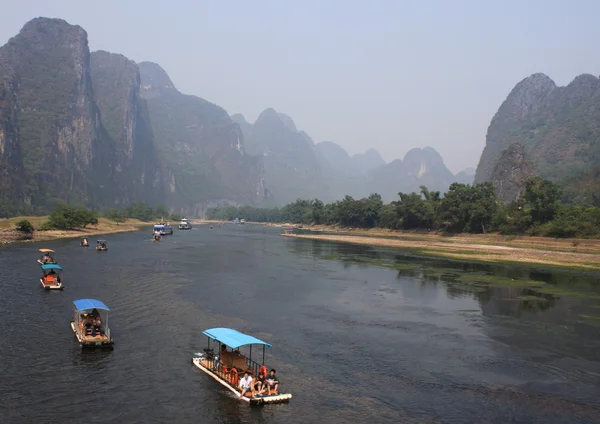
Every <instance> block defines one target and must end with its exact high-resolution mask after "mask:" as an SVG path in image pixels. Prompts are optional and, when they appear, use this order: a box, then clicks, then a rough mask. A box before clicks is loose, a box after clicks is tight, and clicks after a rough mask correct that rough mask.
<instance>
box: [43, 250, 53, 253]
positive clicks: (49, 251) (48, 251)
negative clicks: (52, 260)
mask: <svg viewBox="0 0 600 424" xmlns="http://www.w3.org/2000/svg"><path fill="white" fill-rule="evenodd" d="M40 252H42V253H54V250H52V249H40Z"/></svg>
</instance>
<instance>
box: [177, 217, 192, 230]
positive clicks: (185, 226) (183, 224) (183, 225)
mask: <svg viewBox="0 0 600 424" xmlns="http://www.w3.org/2000/svg"><path fill="white" fill-rule="evenodd" d="M178 228H179V229H180V230H191V229H192V224H190V220H189V219H186V218H183V219H182V220H181V221H180V222H179V227H178Z"/></svg>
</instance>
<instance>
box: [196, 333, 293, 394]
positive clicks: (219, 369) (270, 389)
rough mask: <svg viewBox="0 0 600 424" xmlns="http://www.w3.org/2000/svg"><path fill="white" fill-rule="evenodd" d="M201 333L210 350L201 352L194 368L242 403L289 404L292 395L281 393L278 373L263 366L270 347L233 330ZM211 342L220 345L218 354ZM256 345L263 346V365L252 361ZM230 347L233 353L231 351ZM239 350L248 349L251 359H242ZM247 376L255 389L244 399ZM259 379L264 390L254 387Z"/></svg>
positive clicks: (245, 357)
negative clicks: (257, 377) (243, 381)
mask: <svg viewBox="0 0 600 424" xmlns="http://www.w3.org/2000/svg"><path fill="white" fill-rule="evenodd" d="M202 333H203V334H204V335H205V336H207V337H208V347H207V348H206V349H204V352H198V353H196V354H195V357H194V358H192V363H193V364H194V366H196V367H197V368H199V369H201V370H202V371H204V372H205V373H206V374H208V375H210V376H211V377H212V378H214V379H215V380H216V381H217V382H218V383H220V384H221V385H222V386H224V387H225V388H227V389H228V390H230V391H231V392H233V393H235V394H236V395H237V396H238V397H239V399H240V400H243V401H245V402H248V403H250V404H251V405H261V404H266V403H282V402H289V400H290V399H291V398H292V395H291V394H290V393H283V394H282V393H279V380H278V379H277V377H275V372H267V367H266V366H265V365H264V362H265V348H267V347H269V348H270V347H271V345H270V344H269V343H267V342H265V341H262V340H259V339H257V338H256V337H253V336H250V335H248V334H244V333H240V332H239V331H237V330H234V329H233V328H210V329H208V330H205V331H203V332H202ZM211 340H213V341H215V342H217V344H218V350H217V354H215V352H214V349H212V348H211V347H210V342H211ZM256 345H258V346H262V362H261V363H258V362H255V361H253V360H252V346H256ZM227 347H229V348H230V349H231V350H230V351H228V350H227ZM240 347H248V348H249V349H248V350H249V355H248V356H245V355H242V354H241V353H240V351H239V348H240ZM272 371H274V370H272ZM246 373H248V374H249V376H250V377H252V379H253V380H252V386H253V387H252V390H251V391H247V392H245V395H244V396H242V390H241V389H240V382H241V378H242V377H243V376H244V375H245V374H246ZM261 375H262V376H261ZM256 376H261V377H262V380H261V381H262V382H263V385H262V388H261V389H256V388H255V387H254V385H255V380H254V379H255V377H256Z"/></svg>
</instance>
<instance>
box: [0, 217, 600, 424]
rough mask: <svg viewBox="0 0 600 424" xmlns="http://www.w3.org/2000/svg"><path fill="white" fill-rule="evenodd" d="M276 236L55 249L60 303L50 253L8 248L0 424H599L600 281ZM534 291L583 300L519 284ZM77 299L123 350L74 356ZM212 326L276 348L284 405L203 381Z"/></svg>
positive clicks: (0, 309) (1, 305) (197, 235)
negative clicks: (197, 360) (60, 271)
mask: <svg viewBox="0 0 600 424" xmlns="http://www.w3.org/2000/svg"><path fill="white" fill-rule="evenodd" d="M279 233H280V230H279V229H269V228H263V227H258V226H252V225H246V226H234V225H226V226H224V227H223V228H216V229H214V230H213V231H210V230H209V229H208V227H207V226H195V227H194V228H193V229H192V230H190V231H183V232H177V231H176V232H175V234H174V235H173V236H167V237H165V238H164V239H163V241H162V242H161V243H152V242H151V241H150V240H149V239H148V237H147V234H145V233H143V232H140V233H133V234H120V235H113V236H110V240H109V243H110V245H111V250H110V251H109V252H107V253H105V254H97V253H96V252H95V251H90V250H89V249H81V248H79V246H78V245H77V241H74V240H62V241H55V242H50V243H48V242H47V243H45V246H44V247H49V248H52V249H54V250H56V251H57V255H58V257H59V261H60V263H61V265H62V266H63V267H64V268H65V291H64V292H63V293H46V292H43V291H42V290H41V289H40V287H39V283H38V282H37V278H38V271H39V269H38V268H37V266H36V265H35V259H36V258H37V253H36V252H37V250H36V249H37V248H38V247H40V246H38V245H36V244H19V245H11V246H5V247H3V248H1V249H0V265H2V269H3V270H4V274H5V275H4V278H3V279H2V280H1V282H0V284H1V285H2V289H3V290H2V292H3V296H2V299H0V316H1V317H2V319H1V320H0V333H1V334H2V335H3V343H2V344H1V345H0V357H1V358H2V361H1V362H0V375H2V377H3V378H2V379H1V380H0V398H1V399H2V402H0V421H1V422H2V423H5V422H6V423H12V422H15V423H20V422H24V423H25V422H35V421H39V422H61V423H62V422H65V423H67V422H86V421H89V422H107V423H108V422H128V423H136V422H140V423H142V422H143V423H150V422H157V423H158V422H177V423H187V422H190V423H191V422H203V421H206V422H224V423H250V422H256V423H279V422H287V423H295V422H298V423H300V422H302V423H306V422H329V423H347V422H377V423H398V422H402V423H434V422H465V423H472V422H477V423H484V422H486V423H504V422H507V421H511V422H544V423H563V422H569V423H591V422H598V417H600V403H599V401H598V399H600V359H599V358H600V354H599V353H600V349H599V347H600V342H599V340H600V338H599V337H598V336H599V335H600V325H597V324H596V321H597V319H596V318H594V317H597V316H598V315H600V308H598V305H599V304H600V300H598V298H599V297H600V296H599V294H600V288H599V287H598V286H596V282H597V276H596V277H589V276H588V277H586V276H585V275H580V274H573V273H558V272H552V273H550V272H544V271H539V270H538V271H532V270H526V269H523V268H518V269H515V268H510V267H505V266H484V265H472V264H464V263H459V262H450V261H437V260H428V259H417V258H411V257H409V256H405V255H403V254H402V253H400V252H397V251H396V252H394V251H390V250H385V249H376V248H370V247H366V246H354V245H345V244H335V243H328V242H319V241H313V240H299V239H290V238H286V237H281V236H280V235H279ZM107 238H108V236H107ZM46 245H47V246H46ZM513 279H514V281H515V282H516V283H515V284H513V283H511V282H512V280H513ZM477 280H481V281H477ZM528 280H534V281H541V282H544V283H546V285H548V286H551V287H553V288H554V289H556V290H559V291H560V290H562V291H563V292H564V291H567V290H568V291H571V292H576V294H575V295H571V296H566V295H564V294H561V295H556V294H555V295H551V294H549V293H540V292H539V291H537V290H536V288H535V287H528V286H525V287H522V286H520V284H521V283H522V282H524V281H528ZM499 282H503V284H500V283H499ZM556 290H555V292H556ZM584 294H585V295H584ZM80 297H95V298H99V299H102V300H103V301H105V302H106V303H107V304H108V305H109V307H111V315H110V324H111V328H112V331H113V335H114V337H115V340H116V346H115V350H114V351H113V352H109V353H106V352H103V353H101V352H94V353H91V354H83V353H81V352H80V350H79V349H78V348H77V347H76V344H75V341H74V339H73V337H72V333H71V332H70V329H69V327H68V322H69V319H70V318H71V314H72V312H71V308H72V306H71V302H72V300H73V299H76V298H80ZM214 326H223V327H234V328H237V329H239V330H241V331H246V332H250V333H252V334H253V335H256V336H257V337H260V338H264V339H266V340H268V341H269V342H270V343H272V344H273V348H272V349H271V350H270V351H269V350H268V351H267V366H268V367H273V368H276V369H277V373H278V375H279V377H280V379H281V381H282V385H283V387H285V390H286V391H290V392H291V393H293V395H294V398H293V399H292V401H291V402H290V403H289V404H287V405H285V404H284V405H269V406H265V407H263V408H250V407H248V405H247V404H241V403H239V402H238V401H236V399H235V398H234V397H233V396H232V395H231V394H230V393H229V392H227V391H226V390H224V389H223V388H222V387H221V386H219V385H218V384H217V383H215V382H214V381H212V380H211V379H209V378H207V376H206V375H203V374H202V373H200V372H198V370H197V369H195V368H194V367H193V366H192V365H191V363H190V359H191V355H192V354H193V352H196V351H199V350H201V349H202V348H204V347H205V343H206V339H205V337H204V336H202V334H201V332H202V330H204V329H205V328H208V327H214Z"/></svg>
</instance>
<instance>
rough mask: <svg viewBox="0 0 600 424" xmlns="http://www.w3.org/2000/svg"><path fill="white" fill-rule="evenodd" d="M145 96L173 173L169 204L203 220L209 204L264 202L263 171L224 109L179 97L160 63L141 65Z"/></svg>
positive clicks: (165, 158) (185, 96) (162, 148)
mask: <svg viewBox="0 0 600 424" xmlns="http://www.w3.org/2000/svg"><path fill="white" fill-rule="evenodd" d="M139 68H140V72H141V80H142V91H141V96H142V98H144V99H145V100H146V103H147V105H148V110H149V115H150V122H151V126H152V130H153V132H154V135H155V138H156V142H157V147H158V150H159V152H160V155H161V157H162V158H163V160H164V161H165V164H166V166H167V167H168V168H169V172H168V177H167V179H168V193H167V197H168V199H169V204H170V205H172V206H174V207H175V209H176V210H178V211H180V212H183V213H186V214H188V215H201V214H202V212H203V210H204V209H205V208H206V207H207V205H209V204H214V203H215V202H218V203H243V204H256V203H260V202H261V201H262V200H263V199H264V197H265V185H264V181H263V166H262V161H261V158H260V157H252V156H250V155H248V154H247V153H246V150H245V148H244V135H243V134H242V130H241V129H240V127H239V125H238V124H236V123H235V122H233V121H232V120H231V118H230V117H229V115H228V114H227V112H226V111H225V110H223V109H222V108H220V107H219V106H217V105H214V104H212V103H210V102H208V101H206V100H204V99H201V98H199V97H196V96H188V95H184V94H182V93H180V92H179V91H178V90H177V89H176V88H175V86H174V84H173V83H172V82H171V80H170V78H169V77H168V75H167V74H166V72H165V71H164V70H163V69H162V68H160V66H158V65H157V64H154V63H150V62H143V63H140V64H139Z"/></svg>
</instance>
